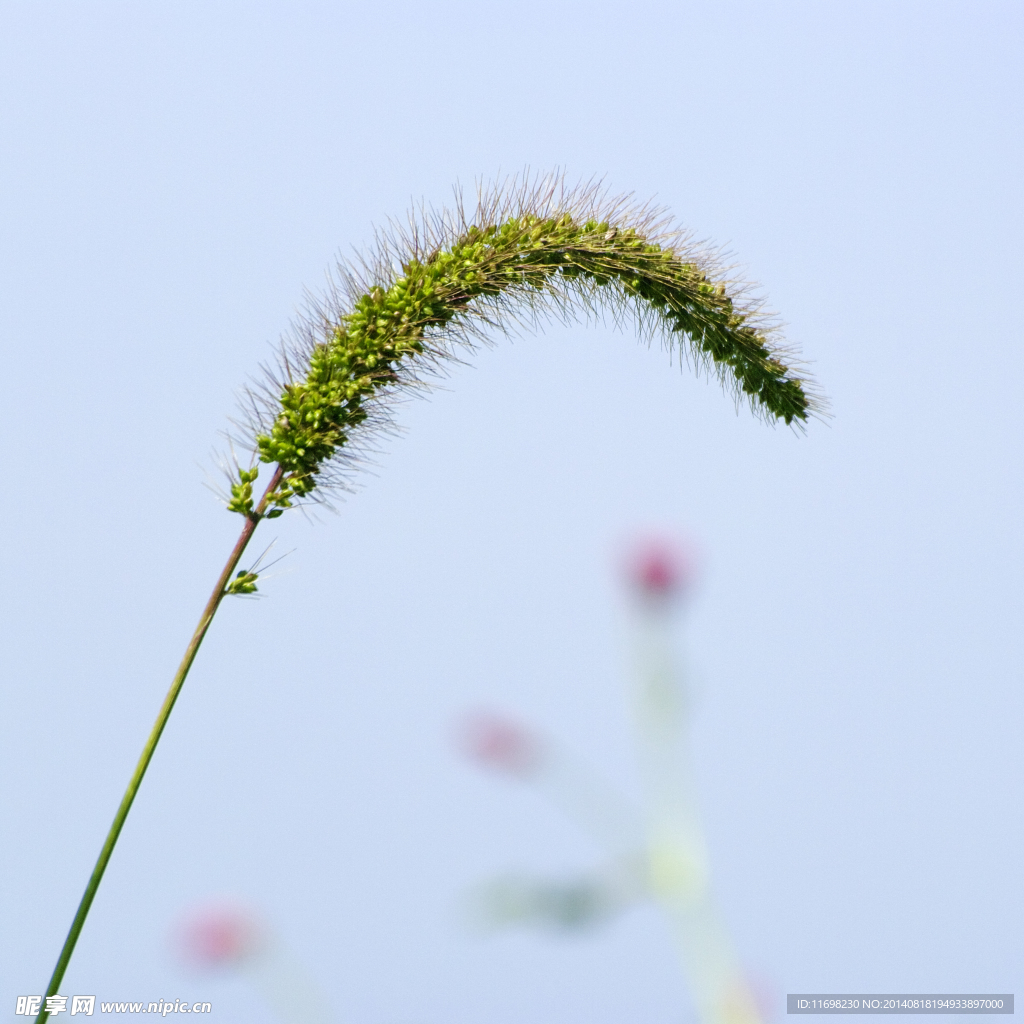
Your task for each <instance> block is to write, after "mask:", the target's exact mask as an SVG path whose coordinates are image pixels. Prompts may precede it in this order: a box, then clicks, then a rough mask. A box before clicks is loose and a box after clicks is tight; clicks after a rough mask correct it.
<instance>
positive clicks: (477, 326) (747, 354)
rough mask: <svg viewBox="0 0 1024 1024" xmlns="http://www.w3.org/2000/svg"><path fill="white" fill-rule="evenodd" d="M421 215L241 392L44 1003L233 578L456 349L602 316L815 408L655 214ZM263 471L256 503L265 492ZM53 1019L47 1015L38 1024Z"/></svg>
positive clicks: (745, 314)
mask: <svg viewBox="0 0 1024 1024" xmlns="http://www.w3.org/2000/svg"><path fill="white" fill-rule="evenodd" d="M457 200H458V201H457V202H456V205H455V208H454V209H452V210H442V211H426V210H421V211H420V213H419V215H418V216H413V217H411V218H410V220H409V223H408V224H407V225H397V224H392V225H391V229H390V230H389V231H387V232H384V233H381V234H380V235H378V238H377V244H376V247H375V250H374V252H373V253H372V255H370V256H368V257H367V258H365V259H361V260H358V261H356V262H355V263H351V264H346V265H342V266H339V268H338V272H337V274H336V275H335V276H334V277H333V278H332V280H331V284H330V287H329V288H328V289H327V291H326V293H325V294H324V295H322V296H321V297H320V298H319V299H314V300H312V301H311V302H310V304H309V306H308V308H307V310H306V313H305V314H304V315H303V316H302V318H301V319H300V320H299V321H298V322H297V323H296V324H295V325H294V327H293V329H292V331H291V332H290V334H289V336H288V337H287V338H286V339H285V341H284V342H283V344H282V347H281V351H280V358H279V360H278V364H277V367H276V369H273V370H270V371H268V372H267V374H266V376H265V378H264V379H263V381H262V382H260V383H258V384H255V385H254V386H252V387H250V388H249V389H248V390H247V391H246V397H245V399H244V402H243V417H242V420H241V421H240V422H239V424H237V426H238V427H239V430H237V431H236V432H235V433H234V435H233V437H234V441H235V442H236V443H238V444H240V445H241V446H242V447H243V448H248V449H249V450H250V451H251V452H252V459H251V461H250V462H249V464H248V466H247V467H245V468H242V467H241V466H238V465H236V468H235V471H234V474H233V477H232V479H231V482H230V497H229V499H228V501H227V507H228V510H229V511H230V512H233V513H236V514H237V515H239V516H241V518H242V529H241V533H240V535H239V538H238V541H237V542H236V544H235V546H234V548H233V549H232V551H231V554H230V556H229V557H228V560H227V563H226V564H225V565H224V568H223V569H222V570H221V573H220V575H219V576H218V578H217V582H216V583H215V585H214V588H213V593H212V594H211V595H210V599H209V601H208V602H207V604H206V607H205V608H204V609H203V613H202V615H201V616H200V619H199V624H198V626H197V627H196V630H195V633H193V635H192V639H191V640H190V641H189V643H188V646H187V647H186V649H185V655H184V658H183V659H182V662H181V664H180V666H179V667H178V671H177V672H176V673H175V676H174V679H173V681H172V683H171V687H170V690H169V691H168V693H167V696H166V698H165V699H164V702H163V705H162V706H161V708H160V711H159V714H158V715H157V718H156V722H155V724H154V725H153V729H152V731H151V733H150V735H149V738H148V740H147V741H146V744H145V746H144V747H143V750H142V756H141V757H140V758H139V762H138V765H137V766H136V768H135V771H134V773H133V774H132V777H131V780H130V781H129V783H128V788H127V790H126V791H125V794H124V798H123V799H122V801H121V804H120V806H119V807H118V810H117V813H116V814H115V816H114V821H113V824H112V825H111V827H110V831H109V833H108V834H107V838H106V841H105V842H104V844H103V847H102V849H101V851H100V855H99V859H98V860H97V861H96V866H95V868H94V869H93V872H92V875H91V877H90V878H89V882H88V884H87V885H86V888H85V893H84V895H83V896H82V900H81V903H80V904H79V906H78V911H77V913H76V914H75V917H74V921H73V922H72V925H71V929H70V931H69V932H68V936H67V939H66V941H65V943H64V947H63V949H62V950H61V952H60V956H59V958H58V960H57V965H56V968H55V969H54V972H53V976H52V978H51V979H50V984H49V986H48V988H47V990H46V995H47V997H49V996H53V995H56V994H57V991H58V989H59V987H60V985H61V981H62V979H63V977H64V972H65V970H66V969H67V966H68V961H69V960H70V958H71V954H72V953H73V951H74V948H75V943H76V942H77V941H78V937H79V935H80V933H81V931H82V926H83V925H84V923H85V920H86V917H87V915H88V913H89V908H90V907H91V906H92V902H93V899H94V898H95V896H96V891H97V889H98V887H99V884H100V881H101V880H102V878H103V873H104V871H105V870H106V867H107V864H108V862H109V860H110V856H111V854H112V853H113V850H114V846H115V845H116V843H117V839H118V836H119V835H120V833H121V829H122V827H123V826H124V822H125V819H126V818H127V816H128V812H129V810H130V809H131V806H132V802H133V801H134V800H135V796H136V794H137V793H138V790H139V786H140V784H141V782H142V779H143V776H144V775H145V773H146V769H147V767H148V766H149V762H150V760H151V758H152V756H153V752H154V750H155V749H156V745H157V743H158V742H159V740H160V736H161V734H162V733H163V730H164V726H165V725H166V724H167V719H168V717H169V716H170V713H171V711H172V709H173V708H174V704H175V701H177V699H178V695H179V694H180V692H181V688H182V685H183V684H184V682H185V678H186V676H187V675H188V672H189V669H190V668H191V667H192V662H193V661H194V660H195V657H196V654H197V653H198V651H199V646H200V644H202V642H203V638H204V637H205V636H206V632H207V630H208V629H209V628H210V624H211V623H212V622H213V619H214V616H215V615H216V614H217V609H218V608H219V607H220V604H221V601H223V600H224V598H225V597H227V596H228V595H232V594H251V593H253V592H255V590H256V587H257V578H258V574H257V573H256V572H255V571H245V570H238V563H239V560H240V559H241V557H242V555H243V553H244V552H245V549H246V547H247V546H248V544H249V541H250V540H251V539H252V536H253V533H254V532H255V531H256V528H257V527H258V526H259V524H260V523H261V522H263V520H265V519H274V518H276V517H278V516H280V515H282V514H283V513H284V512H285V511H287V510H289V509H291V508H294V507H296V506H301V505H303V504H308V503H310V502H329V501H330V497H331V495H332V493H335V492H337V490H338V489H339V488H340V489H348V488H349V487H350V481H351V477H352V474H353V472H354V471H355V470H356V469H357V468H358V466H359V464H360V462H362V461H363V460H364V459H365V458H366V456H367V454H368V453H369V452H370V451H371V450H372V448H371V445H372V441H373V438H374V436H375V435H376V434H379V432H380V431H381V430H386V429H387V428H388V427H389V426H390V425H391V423H392V420H391V416H390V409H391V407H392V404H393V400H394V399H395V398H396V397H397V396H399V395H400V394H401V393H403V392H406V391H408V390H409V389H418V388H419V387H421V386H422V385H423V384H425V383H427V382H429V380H430V379H431V377H432V376H435V375H436V374H438V373H439V372H441V371H443V367H444V364H445V363H446V362H447V361H448V360H450V359H453V358H456V357H457V356H458V354H459V353H460V351H466V350H467V349H468V350H472V349H473V347H474V346H475V345H476V344H477V343H478V342H481V341H486V340H487V339H489V338H491V337H493V336H494V334H495V333H499V334H500V333H505V334H508V333H511V332H512V331H513V330H514V329H515V328H517V327H522V326H527V327H536V326H537V325H539V324H540V323H542V322H543V321H545V320H546V319H547V318H549V317H554V318H556V319H561V320H563V321H565V320H570V319H574V318H577V317H578V316H580V315H582V316H583V317H584V318H592V317H594V316H599V315H601V314H604V313H610V314H611V315H612V317H613V318H614V319H616V320H617V321H628V320H631V321H632V322H633V323H635V325H636V328H637V329H638V331H639V332H640V333H641V334H642V335H645V336H647V337H652V336H660V337H661V338H662V339H663V340H664V341H665V342H666V344H667V345H668V346H669V347H670V348H671V349H673V350H678V351H679V352H680V354H681V355H683V356H685V357H686V358H688V359H689V360H690V362H691V364H692V365H693V366H694V367H695V368H696V369H697V370H698V371H700V370H702V369H703V370H706V371H708V372H710V373H713V374H715V375H716V376H718V377H719V378H720V379H721V380H722V381H723V383H725V384H726V386H727V387H728V388H730V389H732V390H733V392H734V393H735V395H736V396H737V397H738V398H746V399H747V400H749V402H750V404H751V406H752V408H753V409H754V410H755V411H756V412H758V413H760V414H761V415H763V416H764V417H765V418H766V419H768V420H781V421H783V422H785V423H787V424H792V425H797V426H799V425H801V424H803V423H805V422H806V421H807V419H808V417H809V416H810V415H812V414H813V413H814V412H815V411H816V410H817V409H818V408H819V403H818V402H817V401H816V399H815V397H814V394H813V392H812V391H811V389H810V388H809V387H808V380H807V378H806V376H805V375H804V374H803V373H801V372H799V370H798V369H796V368H795V364H794V362H793V361H792V359H791V358H790V354H789V353H787V351H786V350H785V349H783V348H782V347H781V345H780V344H779V340H780V339H779V338H778V332H777V330H776V327H775V324H774V323H773V321H772V320H771V319H770V318H769V317H767V316H766V315H765V314H764V312H763V310H762V308H761V306H760V304H759V303H758V302H757V301H754V300H753V299H752V298H751V295H750V292H749V290H748V289H746V288H745V287H743V286H742V285H740V284H739V283H738V282H736V281H734V280H731V279H730V278H729V276H728V274H727V272H726V270H725V269H724V268H723V267H722V266H721V264H720V261H719V260H718V259H717V255H716V253H714V252H713V251H711V250H709V249H707V248H706V247H704V246H701V245H697V244H694V242H693V241H692V239H691V238H690V236H689V235H687V234H686V233H685V232H682V231H680V230H679V229H678V228H677V227H675V226H674V224H673V222H672V220H671V218H670V217H668V216H667V215H666V214H665V213H664V211H662V210H658V209H655V208H653V207H651V206H645V205H637V204H635V203H633V202H632V201H631V200H630V199H628V198H627V199H617V198H613V197H610V196H609V195H608V193H607V192H606V191H604V190H603V189H602V188H601V187H600V186H595V185H584V186H580V187H576V188H569V187H567V186H566V184H565V182H564V180H563V179H562V178H561V177H559V176H550V177H545V178H530V177H529V176H527V177H524V178H519V179H512V180H509V181H506V182H505V183H504V184H502V185H499V186H496V187H494V188H490V189H481V190H480V191H479V193H478V196H477V201H476V203H475V204H469V205H468V206H467V205H466V204H464V203H463V202H462V201H461V196H459V195H458V194H457ZM263 467H267V470H268V473H267V476H265V477H264V478H263V479H266V480H267V483H266V485H265V486H264V487H263V490H262V494H260V496H259V497H257V494H258V493H259V492H258V490H257V481H258V480H259V479H260V473H261V470H262V469H263ZM48 1016H49V1012H48V1011H47V1009H46V1004H45V1002H44V1005H43V1007H42V1009H41V1011H40V1013H39V1016H38V1017H37V1018H36V1020H37V1022H39V1024H41V1022H42V1021H45V1020H46V1019H47V1017H48Z"/></svg>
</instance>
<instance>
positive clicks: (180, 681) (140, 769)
mask: <svg viewBox="0 0 1024 1024" xmlns="http://www.w3.org/2000/svg"><path fill="white" fill-rule="evenodd" d="M283 476H284V470H283V469H282V468H281V467H280V466H278V467H277V469H276V471H275V472H274V475H273V476H272V477H271V478H270V483H269V484H267V489H266V490H265V491H264V492H263V497H262V498H261V499H260V503H259V504H258V505H257V506H256V508H255V509H254V510H253V512H252V513H251V514H250V515H248V516H246V517H245V526H243V527H242V533H241V535H240V536H239V538H238V541H237V542H236V543H235V547H234V550H232V552H231V555H230V557H229V558H228V560H227V563H226V564H225V566H224V569H223V571H222V572H221V574H220V577H219V578H218V580H217V584H216V586H215V587H214V588H213V593H212V594H211V595H210V600H209V601H207V602H206V607H205V608H204V609H203V614H202V616H201V617H200V619H199V625H198V626H196V631H195V632H194V633H193V634H192V639H191V640H190V641H189V645H188V647H187V648H185V656H184V657H183V658H182V659H181V664H180V665H179V666H178V671H177V672H176V673H175V675H174V680H173V682H172V683H171V688H170V689H169V690H168V691H167V696H166V697H165V698H164V702H163V705H162V706H161V708H160V713H159V714H158V715H157V716H156V721H155V722H154V723H153V728H152V730H151V731H150V734H149V739H148V740H146V745H145V746H144V747H143V748H142V756H141V757H140V758H139V763H138V764H137V765H136V766H135V771H134V772H133V773H132V777H131V781H130V782H129V783H128V788H127V789H126V790H125V793H124V796H123V797H122V798H121V806H120V807H118V809H117V814H115V815H114V822H113V824H112V825H111V826H110V831H109V832H107V838H106V840H105V841H104V843H103V849H101V850H100V855H99V857H98V858H97V860H96V866H95V867H94V868H93V869H92V875H90V877H89V883H88V885H86V887H85V892H84V893H83V895H82V901H81V903H79V904H78V910H77V912H76V913H75V919H74V921H72V922H71V930H70V931H69V932H68V937H67V938H66V939H65V940H64V947H63V949H61V951H60V956H59V957H58V958H57V966H56V967H55V968H54V969H53V976H52V977H51V978H50V984H49V986H48V987H47V989H46V996H52V995H56V994H57V989H58V988H60V984H61V982H62V981H63V980H64V972H65V971H66V970H67V967H68V962H69V961H70V960H71V954H72V953H73V952H74V951H75V944H76V943H77V942H78V936H79V935H80V934H81V931H82V926H83V925H84V924H85V919H86V917H87V916H88V915H89V908H90V907H91V906H92V901H93V899H94V898H95V896H96V890H97V889H98V888H99V887H100V882H101V881H102V880H103V872H104V871H106V870H107V863H108V862H109V861H110V855H111V854H112V853H113V852H114V846H115V845H116V844H117V839H118V836H120V834H121V829H122V828H123V827H124V822H125V819H126V818H127V817H128V812H129V811H130V810H131V807H132V803H133V802H134V800H135V794H136V793H138V791H139V786H140V785H141V784H142V777H143V776H144V775H145V774H146V769H147V768H148V767H149V762H150V761H151V760H152V759H153V752H154V751H155V750H156V745H157V743H159V742H160V737H161V735H162V734H163V731H164V726H165V725H167V719H168V718H170V716H171V711H172V710H173V708H174V703H175V701H176V700H177V699H178V694H179V693H180V692H181V688H182V686H183V685H184V683H185V678H186V676H188V672H189V669H190V668H191V667H192V662H193V661H195V657H196V654H197V652H198V651H199V645H200V644H201V643H202V642H203V637H205V636H206V631H207V630H208V629H209V628H210V623H211V622H213V617H214V615H216V614H217V609H218V608H219V607H220V603H221V601H223V600H224V594H225V591H226V588H227V585H228V583H229V582H230V580H231V574H232V573H233V572H234V571H235V566H237V565H238V562H239V559H240V558H241V557H242V554H243V552H244V551H245V549H246V547H247V546H248V544H249V541H250V540H251V539H252V535H253V533H254V532H255V530H256V527H257V526H258V525H259V521H260V519H261V518H262V516H263V513H264V512H266V510H267V505H268V503H269V500H268V499H269V497H270V494H271V492H272V491H275V490H276V489H277V487H278V485H279V484H280V483H281V478H282V477H283ZM46 996H44V997H43V1006H42V1008H41V1009H40V1011H39V1016H38V1017H36V1024H43V1022H44V1021H45V1020H46V1019H47V1018H48V1017H49V1016H50V1014H49V1011H48V1010H47V1009H46Z"/></svg>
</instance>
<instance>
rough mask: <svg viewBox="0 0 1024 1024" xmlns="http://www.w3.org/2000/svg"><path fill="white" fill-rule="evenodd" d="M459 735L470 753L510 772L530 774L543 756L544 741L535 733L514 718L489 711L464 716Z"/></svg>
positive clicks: (521, 774)
mask: <svg viewBox="0 0 1024 1024" xmlns="http://www.w3.org/2000/svg"><path fill="white" fill-rule="evenodd" d="M459 739H460V741H461V742H460V746H461V747H462V749H463V750H464V751H465V752H466V754H467V755H468V756H469V757H471V758H473V759H474V760H475V761H479V762H480V763H481V764H485V765H487V766H488V767H490V768H496V769H498V770H499V771H505V772H509V773H510V774H512V775H519V776H523V775H529V774H530V773H531V772H532V771H534V770H535V769H536V768H538V767H539V766H540V762H541V760H542V758H543V744H542V742H541V740H540V739H539V738H538V737H537V736H536V735H534V734H533V733H531V732H530V731H529V730H528V729H527V728H526V727H525V726H523V725H520V724H519V722H516V721H514V720H513V719H510V718H503V717H501V716H500V715H495V714H491V713H488V712H478V713H477V714H474V715H470V716H469V717H468V718H466V719H465V721H464V722H463V723H462V728H461V730H460V736H459Z"/></svg>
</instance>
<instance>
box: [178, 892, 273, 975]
mask: <svg viewBox="0 0 1024 1024" xmlns="http://www.w3.org/2000/svg"><path fill="white" fill-rule="evenodd" d="M265 943H266V932H265V930H264V928H263V926H262V925H261V924H260V922H259V921H258V920H257V919H256V917H255V916H254V915H253V914H252V913H250V912H249V911H246V910H242V909H240V908H238V907H208V908H206V909H204V910H200V911H198V912H197V913H195V914H194V915H192V916H191V917H190V918H188V919H187V920H186V921H185V922H184V924H183V925H182V926H181V928H180V930H179V935H178V947H179V950H180V952H181V955H182V958H183V959H184V960H186V961H187V962H188V963H189V964H191V965H192V966H193V967H203V968H210V967H232V966H236V965H238V964H241V963H242V962H244V961H245V960H247V959H248V958H249V957H251V956H253V955H254V954H256V953H258V952H259V951H260V950H261V949H262V948H263V947H264V945H265Z"/></svg>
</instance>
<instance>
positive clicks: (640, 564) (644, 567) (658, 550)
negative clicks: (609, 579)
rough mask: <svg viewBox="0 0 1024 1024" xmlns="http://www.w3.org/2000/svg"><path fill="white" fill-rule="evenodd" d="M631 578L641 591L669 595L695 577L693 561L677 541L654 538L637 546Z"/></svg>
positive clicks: (631, 565)
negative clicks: (679, 546) (680, 548)
mask: <svg viewBox="0 0 1024 1024" xmlns="http://www.w3.org/2000/svg"><path fill="white" fill-rule="evenodd" d="M629 578H630V582H631V583H632V584H633V586H634V587H636V589H637V590H639V591H640V592H641V593H642V594H645V595H647V596H649V597H659V598H667V597H671V596H673V595H675V594H677V593H679V592H680V591H683V590H685V589H687V587H689V585H690V584H691V582H692V581H693V565H692V562H691V559H689V558H687V557H685V556H684V555H683V554H682V553H681V552H680V551H679V549H678V548H677V547H676V546H675V545H673V544H670V543H668V542H667V541H665V540H660V539H651V540H647V541H644V542H642V543H641V544H639V545H637V546H636V548H635V549H634V551H633V555H632V558H631V559H630V562H629Z"/></svg>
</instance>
